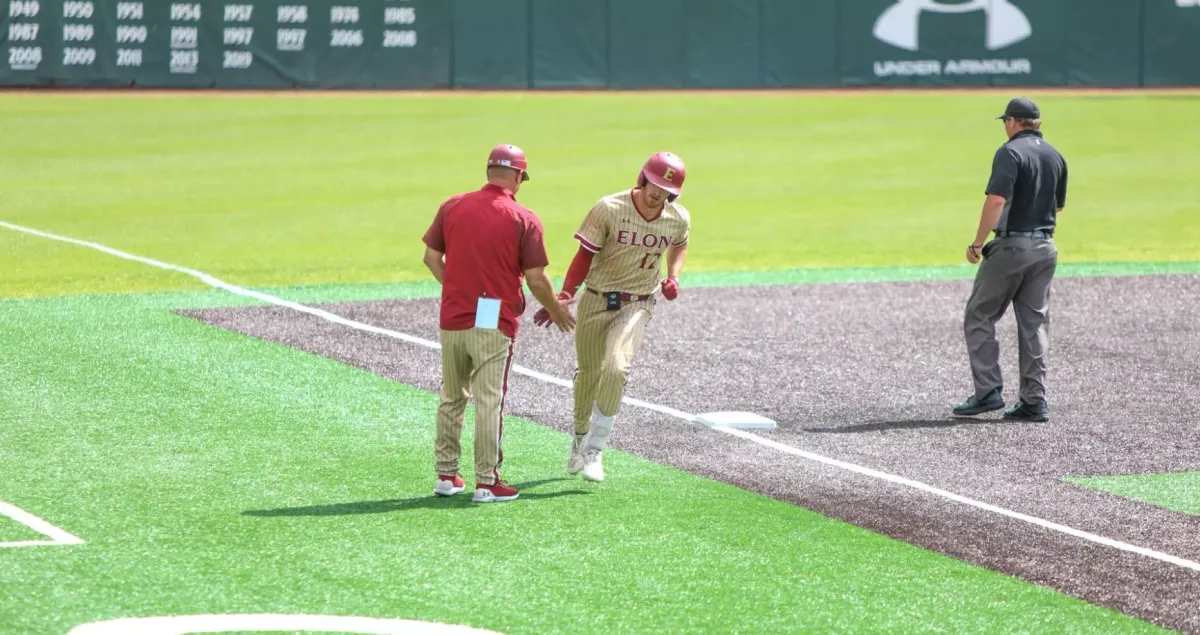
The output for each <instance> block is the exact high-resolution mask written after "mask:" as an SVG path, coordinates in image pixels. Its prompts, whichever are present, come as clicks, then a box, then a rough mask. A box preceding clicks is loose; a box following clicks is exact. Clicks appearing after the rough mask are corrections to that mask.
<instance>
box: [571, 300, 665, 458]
mask: <svg viewBox="0 0 1200 635" xmlns="http://www.w3.org/2000/svg"><path fill="white" fill-rule="evenodd" d="M580 293H581V295H580V298H579V305H578V306H579V308H578V309H577V311H576V325H575V357H576V359H577V360H578V361H577V364H578V365H577V367H576V369H575V434H587V432H588V430H589V429H590V428H591V425H592V423H591V415H592V404H593V403H594V404H595V405H596V407H597V408H599V410H600V413H601V414H603V415H605V416H607V417H611V416H614V415H616V414H617V410H618V409H619V408H620V406H621V397H622V396H623V395H624V394H625V380H626V378H627V377H628V375H629V367H630V365H631V364H632V363H633V358H634V356H635V355H637V351H638V347H640V346H641V344H642V338H643V337H644V336H645V333H646V324H647V323H648V322H649V321H650V318H651V315H652V312H653V310H654V299H653V298H651V299H649V300H643V301H641V302H630V303H628V304H624V305H622V306H621V308H620V309H618V310H616V311H609V310H607V309H606V308H605V305H606V301H605V299H604V298H603V297H602V296H598V295H595V294H593V293H588V292H587V291H586V290H584V291H580Z"/></svg>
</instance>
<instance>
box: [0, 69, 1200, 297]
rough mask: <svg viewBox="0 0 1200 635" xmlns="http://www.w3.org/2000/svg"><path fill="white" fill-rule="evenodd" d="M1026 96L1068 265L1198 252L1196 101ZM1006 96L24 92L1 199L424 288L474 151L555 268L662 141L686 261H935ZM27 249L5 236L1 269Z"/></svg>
mask: <svg viewBox="0 0 1200 635" xmlns="http://www.w3.org/2000/svg"><path fill="white" fill-rule="evenodd" d="M1032 96H1033V97H1035V98H1038V99H1039V104H1040V105H1041V106H1042V108H1043V112H1044V113H1045V115H1046V126H1045V133H1046V136H1047V139H1049V140H1050V141H1051V142H1053V143H1054V144H1055V145H1056V146H1058V147H1059V148H1060V149H1061V150H1062V151H1063V152H1064V154H1065V155H1066V157H1067V158H1068V161H1069V162H1070V167H1071V189H1070V194H1069V198H1068V210H1067V212H1066V213H1065V214H1064V216H1063V218H1062V224H1061V226H1060V232H1059V241H1060V245H1061V247H1062V254H1063V259H1064V261H1069V262H1140V261H1156V262H1157V261H1167V262H1173V261H1192V262H1195V261H1200V223H1197V222H1196V221H1195V219H1196V217H1197V212H1198V211H1200V208H1197V203H1196V201H1200V181H1198V180H1197V179H1195V178H1194V175H1195V174H1196V173H1197V172H1198V171H1200V127H1197V126H1194V125H1191V124H1192V122H1193V119H1194V113H1195V111H1196V107H1197V105H1198V104H1200V98H1192V97H1179V96H1174V97H1151V96H1146V97H1139V98H1129V99H1123V100H1122V101H1121V111H1122V124H1121V125H1120V126H1117V127H1113V126H1112V125H1110V124H1111V117H1112V103H1113V102H1112V101H1111V100H1100V99H1094V98H1091V97H1084V96H1071V95H1063V94H1057V95H1054V96H1046V97H1045V98H1041V97H1040V96H1039V95H1037V94H1036V92H1035V93H1034V94H1033V95H1032ZM1004 101H1005V99H1004V98H1003V97H999V96H997V95H995V94H972V93H964V94H958V95H955V94H946V93H937V94H920V93H905V94H870V95H862V96H860V97H847V96H837V97H830V96H823V95H813V94H809V95H790V96H775V97H769V98H768V97H753V96H746V95H719V94H681V95H677V96H672V97H671V98H670V99H669V100H664V99H663V98H662V97H661V96H660V95H652V94H589V95H547V94H539V95H496V94H480V95H470V96H468V95H454V96H449V97H446V98H440V97H422V98H420V99H402V98H396V97H394V96H379V97H372V96H353V97H346V98H341V97H337V96H330V97H328V98H322V99H286V98H279V97H261V96H244V97H229V98H227V99H219V100H214V99H204V98H191V97H188V96H175V97H162V98H156V99H140V98H130V99H122V98H112V99H103V100H90V99H75V98H72V97H70V96H58V97H45V96H42V97H28V96H23V95H15V94H14V95H5V96H3V97H0V117H2V118H3V119H4V121H5V122H6V123H7V124H8V126H7V127H6V133H5V144H6V145H5V148H6V150H7V152H5V153H4V155H3V156H2V157H0V210H3V214H2V217H3V219H4V220H7V221H9V222H15V223H18V224H25V225H30V226H34V227H38V228H41V229H45V230H47V231H52V232H56V233H63V234H68V235H72V236H76V237H79V238H84V239H88V240H94V241H97V242H101V243H104V244H108V245H111V246H114V247H117V248H121V249H125V250H128V251H132V252H135V253H139V254H142V255H145V256H147V257H151V258H156V259H160V260H164V261H167V262H173V263H177V264H180V265H182V266H189V267H198V268H203V269H206V270H208V271H210V272H211V273H213V274H214V275H217V276H219V277H222V278H225V279H228V280H230V281H231V282H236V283H238V284H242V285H248V286H279V285H295V284H331V283H356V282H394V281H412V280H422V279H424V278H425V277H426V275H427V273H426V271H425V270H424V267H423V266H422V265H421V262H420V252H421V245H420V236H421V235H422V234H423V233H424V231H425V229H426V228H427V227H428V224H429V222H430V220H431V218H432V216H433V214H434V212H435V210H436V209H437V206H438V204H439V203H440V202H441V201H442V200H444V199H445V198H446V197H447V196H449V195H451V194H454V193H456V192H459V191H463V190H468V189H474V188H476V187H478V186H479V185H480V184H481V179H482V178H483V165H482V158H483V157H484V155H485V154H486V151H487V149H489V148H490V147H491V146H492V145H494V144H495V143H500V142H512V143H517V144H519V145H521V146H523V147H524V148H525V149H526V150H527V151H528V152H529V155H530V160H531V162H532V164H531V170H532V171H533V173H534V180H533V181H531V182H530V183H529V184H527V185H526V187H525V188H523V189H522V191H521V193H520V195H519V196H520V200H521V201H522V202H523V203H526V204H528V205H529V206H530V207H532V208H533V209H534V210H536V211H537V212H538V213H539V214H540V215H541V216H542V218H543V220H544V222H545V225H546V231H547V237H548V241H549V247H550V255H551V262H552V266H551V271H552V273H555V274H558V275H562V274H563V273H564V272H565V269H566V266H567V264H568V263H569V260H570V257H571V255H572V254H573V253H574V251H575V249H576V245H575V243H574V241H573V240H572V239H571V236H572V234H573V233H574V231H575V230H576V229H577V228H578V226H579V224H580V222H581V220H582V218H583V216H584V214H585V213H586V211H587V210H588V208H589V207H590V206H591V205H592V204H593V203H594V202H595V200H596V199H597V198H599V197H600V196H602V195H605V194H608V193H610V192H613V191H616V190H620V189H622V188H626V187H631V186H632V185H633V183H634V178H635V175H636V173H637V170H638V168H639V167H640V166H641V164H642V162H643V161H644V160H645V158H646V157H647V156H649V155H650V154H651V153H653V152H655V151H658V150H662V149H670V150H672V151H674V152H676V153H678V154H679V155H680V156H682V157H683V158H684V159H685V160H686V161H687V164H688V168H689V170H688V184H687V186H686V193H685V195H684V199H683V201H684V202H685V204H686V205H688V207H689V209H690V210H691V211H692V212H693V220H694V228H693V232H692V234H691V238H692V241H691V253H690V255H689V264H688V270H689V271H690V272H696V271H753V270H763V269H772V270H776V269H811V268H825V267H834V268H847V267H884V266H904V267H912V266H922V265H941V266H950V265H955V264H958V263H960V262H961V259H962V253H961V252H962V251H963V247H964V246H965V244H966V243H967V242H969V241H970V240H971V238H972V236H973V234H974V230H975V226H976V223H977V221H978V214H979V206H980V203H981V201H982V197H983V192H982V190H983V187H984V184H985V183H986V180H987V173H988V170H989V169H990V162H991V157H992V153H993V152H994V150H995V149H996V148H997V147H998V146H999V145H1000V143H1001V142H1003V140H1004V138H1003V133H1002V129H1001V128H1000V127H999V123H998V122H996V121H994V120H992V118H991V117H992V116H993V114H994V113H995V112H996V109H997V108H998V107H1000V106H1001V105H1002V104H1003V102H1004ZM896 113H905V115H904V120H903V122H900V121H898V120H897V118H896ZM1096 130H1104V131H1105V133H1104V134H1096ZM38 248H39V247H35V248H34V249H38ZM47 248H48V247H47ZM37 255H38V254H37V253H36V252H35V253H15V252H11V251H9V250H8V249H0V271H11V270H14V269H15V268H17V267H19V266H20V265H21V263H23V262H29V261H30V260H29V259H30V258H35V257H36V256H37ZM36 261H37V262H39V263H40V264H39V267H38V268H37V269H36V270H35V271H33V272H31V274H32V275H22V276H14V277H11V278H10V277H9V276H0V297H13V296H42V295H59V294H63V293H79V292H84V291H89V292H104V291H158V290H175V289H187V288H194V287H190V286H187V285H188V284H190V283H189V282H187V281H183V280H177V279H175V278H168V277H164V276H162V275H161V274H159V273H155V272H149V271H147V272H142V273H139V274H138V275H137V276H135V277H128V276H126V275H125V272H126V270H125V269H124V265H122V264H120V263H116V262H95V261H90V260H77V259H75V258H73V257H69V256H68V257H62V258H53V257H46V258H44V259H36ZM82 278H87V279H88V284H86V285H82V284H80V283H79V282H78V281H79V280H80V279H82Z"/></svg>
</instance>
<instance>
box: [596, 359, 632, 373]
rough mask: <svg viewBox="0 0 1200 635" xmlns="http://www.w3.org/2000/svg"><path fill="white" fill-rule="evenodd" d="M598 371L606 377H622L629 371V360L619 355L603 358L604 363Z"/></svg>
mask: <svg viewBox="0 0 1200 635" xmlns="http://www.w3.org/2000/svg"><path fill="white" fill-rule="evenodd" d="M600 372H601V373H603V374H604V376H605V377H606V378H608V379H615V378H622V379H623V378H624V377H625V374H626V373H628V372H629V362H628V361H627V360H625V359H624V358H623V357H620V356H613V357H609V358H608V359H605V360H604V365H603V366H602V367H601V369H600Z"/></svg>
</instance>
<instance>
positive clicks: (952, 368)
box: [180, 275, 1200, 633]
mask: <svg viewBox="0 0 1200 635" xmlns="http://www.w3.org/2000/svg"><path fill="white" fill-rule="evenodd" d="M969 290H970V282H969V281H952V282H908V283H868V284H852V285H833V284H830V285H808V286H789V287H748V288H727V289H715V288H714V289H686V288H685V289H684V291H683V294H682V295H681V297H680V299H679V300H677V301H675V302H671V303H668V302H665V301H662V300H659V301H658V305H657V308H656V314H655V317H654V319H653V320H652V321H651V323H650V326H649V330H648V333H647V339H646V342H645V344H644V347H643V348H642V350H641V351H640V352H639V355H638V357H637V359H636V360H635V362H634V368H633V370H632V372H631V373H630V377H629V384H628V388H627V392H626V395H627V396H629V397H635V398H639V399H644V400H646V401H649V402H652V403H655V404H661V405H664V406H669V407H672V408H678V409H680V410H683V411H685V412H690V413H696V412H708V411H717V410H748V411H751V412H757V413H759V414H762V415H765V416H767V417H771V418H773V419H775V420H776V421H777V422H778V424H779V426H778V428H777V429H776V430H773V431H766V432H762V433H761V436H764V437H766V438H769V439H772V440H775V441H778V442H781V443H784V444H787V445H790V446H793V447H796V448H800V449H802V450H806V451H809V452H813V453H816V454H820V455H823V456H826V457H830V458H834V459H839V460H842V461H846V462H850V463H854V464H857V465H860V466H864V467H869V468H873V469H876V470H881V471H884V472H889V473H891V474H895V475H899V476H903V477H906V478H908V479H913V480H916V481H920V482H923V483H926V484H929V485H932V486H935V487H938V488H942V489H944V490H948V491H950V492H954V493H956V494H959V495H961V496H967V497H970V498H974V499H976V500H979V501H983V502H986V503H989V504H992V505H995V506H999V507H1003V508H1006V509H1009V510H1012V511H1015V512H1019V513H1022V514H1027V515H1029V516H1033V517H1036V518H1040V519H1044V520H1046V521H1051V522H1054V523H1060V524H1062V525H1066V526H1068V527H1072V528H1075V529H1077V530H1081V531H1086V532H1091V533H1094V534H1098V535H1100V536H1104V537H1106V538H1110V539H1113V540H1120V541H1124V542H1127V543H1131V544H1133V545H1137V546H1139V547H1144V548H1148V549H1153V550H1156V551H1160V552H1164V553H1166V554H1170V555H1172V556H1176V557H1178V558H1184V559H1188V560H1192V561H1200V516H1193V515H1187V514H1183V513H1179V512H1173V511H1169V510H1167V509H1163V508H1159V507H1155V506H1151V505H1148V504H1145V503H1141V502H1138V501H1134V500H1130V499H1125V498H1121V497H1118V496H1114V495H1111V494H1107V493H1103V492H1099V491H1095V490H1090V489H1087V488H1083V487H1080V486H1077V485H1074V484H1071V483H1068V482H1065V481H1064V480H1063V478H1064V477H1070V476H1089V475H1113V474H1145V473H1162V472H1182V471H1196V470H1200V399H1197V398H1196V395H1197V387H1200V364H1198V362H1197V360H1200V302H1198V301H1197V298H1200V276H1195V275H1177V276H1148V277H1112V278H1061V279H1059V280H1056V282H1055V291H1054V292H1055V296H1054V299H1053V303H1052V316H1053V329H1052V335H1051V349H1050V356H1049V357H1050V362H1049V363H1050V374H1049V378H1048V391H1049V398H1050V407H1051V420H1050V421H1049V422H1047V423H1013V422H1005V421H1002V420H1001V419H1000V418H999V416H998V415H999V413H992V414H990V415H985V416H982V417H978V418H973V419H954V418H951V417H950V416H949V408H950V405H951V404H952V403H954V402H955V401H958V400H960V399H962V398H965V397H966V396H967V394H968V393H969V391H970V390H971V383H970V376H969V371H968V367H967V362H966V355H965V348H964V345H963V338H962V308H963V303H964V301H965V298H966V297H967V294H968V292H969ZM319 306H321V307H322V308H325V309H326V310H329V311H331V312H333V313H336V314H338V315H341V316H343V317H346V318H350V319H354V320H358V321H361V322H366V323H368V324H372V325H376V326H382V327H386V328H389V329H393V330H396V331H400V332H403V333H407V334H410V335H416V336H420V337H424V338H427V339H430V340H437V337H438V330H437V311H438V305H437V302H436V301H435V300H396V301H381V302H364V303H343V304H329V305H319ZM180 313H181V314H182V315H187V316H190V317H192V318H195V319H199V320H203V321H205V322H207V323H209V324H212V325H214V326H218V327H221V328H225V329H229V330H232V331H236V332H239V333H243V334H246V335H249V336H253V337H256V338H261V339H263V340H267V341H272V342H278V343H282V344H285V345H288V346H292V347H295V348H298V349H301V350H305V351H309V352H312V353H315V354H318V355H323V356H326V357H329V358H332V359H335V360H339V361H341V362H344V363H346V364H350V365H352V366H356V367H360V368H363V369H366V370H368V371H370V372H373V373H377V374H379V375H382V376H384V377H388V378H391V379H394V380H396V381H400V382H404V383H407V384H412V385H414V386H417V387H420V388H423V389H426V390H430V391H435V392H436V391H437V390H438V389H439V387H440V380H439V375H438V369H439V361H438V353H437V352H436V351H434V350H430V349H426V348H421V347H419V346H415V345H412V344H407V343H404V342H402V341H399V340H396V339H391V338H388V337H385V336H380V335H373V334H369V333H365V332H361V331H355V330H352V329H349V328H347V327H342V326H338V325H335V324H332V323H329V322H326V321H323V320H321V319H320V318H316V317H313V316H310V315H306V314H302V313H298V312H295V311H292V310H289V309H284V308H278V307H253V308H234V309H212V310H200V311H181V312H180ZM1000 337H1001V344H1002V360H1003V363H1004V370H1005V377H1006V379H1007V381H1008V382H1009V385H1008V386H1007V387H1006V394H1005V396H1006V398H1007V399H1008V400H1009V401H1010V402H1011V400H1013V399H1015V394H1016V388H1017V381H1016V378H1017V374H1016V372H1015V367H1014V366H1015V358H1016V352H1015V351H1016V349H1015V342H1016V333H1015V326H1014V323H1013V320H1012V317H1011V314H1009V315H1007V316H1006V317H1005V318H1004V320H1002V322H1001V333H1000ZM517 363H519V364H521V365H524V366H526V367H529V368H532V369H534V370H537V371H541V372H543V373H548V374H550V375H554V376H557V377H562V378H570V377H571V375H572V372H573V368H574V349H573V347H572V343H571V339H570V338H569V337H567V336H563V335H561V334H559V333H557V332H556V331H555V332H551V331H550V330H545V329H538V328H535V327H533V325H532V323H531V322H529V321H528V320H526V321H525V323H524V328H523V330H522V332H521V335H520V340H519V344H518V355H517ZM570 413H571V395H570V391H569V390H567V389H565V388H562V387H559V386H554V385H550V384H546V383H542V382H539V381H536V380H533V379H530V378H527V377H524V376H520V375H514V377H513V379H512V381H511V392H510V396H509V399H508V410H507V414H509V415H513V416H519V417H522V418H525V419H527V420H530V421H534V422H537V423H540V424H542V425H545V426H547V427H550V428H553V429H555V430H559V431H562V432H567V431H569V430H570V429H571V414H570ZM430 425H433V424H432V422H430ZM611 441H612V446H613V447H616V448H619V449H621V450H625V451H628V452H632V453H634V454H636V455H638V456H641V457H644V458H647V459H650V460H653V461H657V462H660V463H664V464H667V465H671V466H674V467H676V468H679V469H683V470H687V471H690V472H693V473H695V474H699V475H702V476H705V477H708V478H712V479H716V480H719V481H723V482H726V483H730V484H733V485H735V486H738V487H742V488H745V489H748V490H752V491H755V492H759V493H762V494H765V495H768V496H772V497H775V498H777V499H779V500H782V501H787V502H789V503H792V504H795V505H799V506H803V507H806V508H809V509H812V510H815V511H817V512H819V513H822V514H825V515H828V516H831V517H834V518H838V519H841V520H844V521H847V522H850V523H853V524H855V525H859V526H861V527H864V528H867V529H870V530H873V531H876V532H879V533H882V534H885V535H888V536H891V537H894V538H897V539H899V540H903V541H905V542H908V543H911V544H914V545H918V546H920V547H924V548H926V549H930V550H933V551H936V552H940V553H943V554H946V555H949V556H952V557H954V558H958V559H961V560H964V561H967V562H971V563H974V564H976V565H979V566H983V567H987V568H989V569H993V570H995V571H999V572H1002V573H1005V574H1009V575H1013V576H1016V577H1019V578H1022V579H1024V580H1027V581H1029V582H1032V583H1035V584H1039V585H1043V586H1047V587H1051V588H1054V589H1057V590H1059V591H1061V592H1063V593H1065V594H1068V595H1071V596H1075V597H1078V598H1081V599H1083V600H1086V601H1088V602H1092V603H1094V604H1099V605H1103V606H1108V607H1111V608H1114V609H1117V610H1119V611H1122V612H1124V613H1127V614H1130V615H1134V616H1137V617H1140V618H1143V619H1146V620H1149V621H1151V622H1153V623H1156V624H1159V625H1162V626H1165V627H1168V628H1171V629H1175V630H1179V631H1184V632H1195V633H1200V608H1197V607H1198V604H1200V602H1198V599H1200V572H1198V571H1194V570H1191V569H1187V568H1184V567H1181V566H1178V565H1176V564H1171V563H1167V562H1163V561H1161V560H1157V559H1153V558H1150V557H1147V556H1144V555H1140V554H1136V553H1130V552H1128V551H1122V550H1118V549H1116V548H1113V547H1110V546H1106V545H1102V544H1098V543H1096V542H1090V541H1087V540H1084V539H1081V538H1077V537H1074V536H1071V535H1068V534H1065V533H1062V532H1059V531H1054V530H1051V529H1047V528H1043V527H1040V526H1037V525H1034V524H1031V523H1029V522H1027V521H1023V520H1018V519H1014V518H1010V517H1006V516H1003V515H1000V514H998V513H995V512H991V511H985V510H982V509H979V508H976V507H972V506H969V505H966V504H962V503H959V502H954V501H952V500H949V499H947V498H943V497H939V496H937V495H934V494H931V493H928V492H925V491H921V490H918V489H914V488H911V487H907V486H903V485H899V484H894V483H889V482H887V481H884V480H880V479H876V478H872V477H868V476H864V475H860V474H856V473H854V472H849V471H846V470H842V469H840V468H836V467H833V466H829V465H825V464H822V463H818V462H814V461H811V460H808V459H805V458H801V457H797V456H792V455H788V454H784V453H782V452H780V451H778V450H775V449H772V448H768V447H763V446H761V445H757V444H754V443H751V442H749V441H746V440H744V439H739V438H735V437H732V436H729V435H726V434H722V433H718V432H715V431H713V430H710V429H708V428H706V427H704V426H702V425H698V424H693V423H688V422H686V421H684V420H682V419H678V418H673V417H669V416H666V415H662V414H658V413H655V412H652V411H648V410H645V409H640V408H636V407H632V406H629V405H626V406H624V407H623V408H622V411H621V413H620V414H619V416H618V418H617V425H616V427H615V429H614V432H613V435H612V440H611ZM563 443H564V445H563V462H564V466H565V462H566V456H567V452H568V448H569V445H568V444H569V440H568V438H567V437H564V439H563ZM507 460H508V461H509V462H515V461H520V457H508V458H507ZM431 469H432V468H431ZM620 486H621V474H620V472H613V471H611V470H610V471H609V473H608V474H607V478H606V481H605V483H604V484H603V487H620Z"/></svg>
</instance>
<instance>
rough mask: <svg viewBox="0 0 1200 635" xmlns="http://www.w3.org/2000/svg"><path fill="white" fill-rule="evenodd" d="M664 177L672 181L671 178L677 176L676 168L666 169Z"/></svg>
mask: <svg viewBox="0 0 1200 635" xmlns="http://www.w3.org/2000/svg"><path fill="white" fill-rule="evenodd" d="M663 178H664V179H666V180H668V181H670V180H671V179H673V178H675V169H674V168H667V169H666V170H664V171H663Z"/></svg>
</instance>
